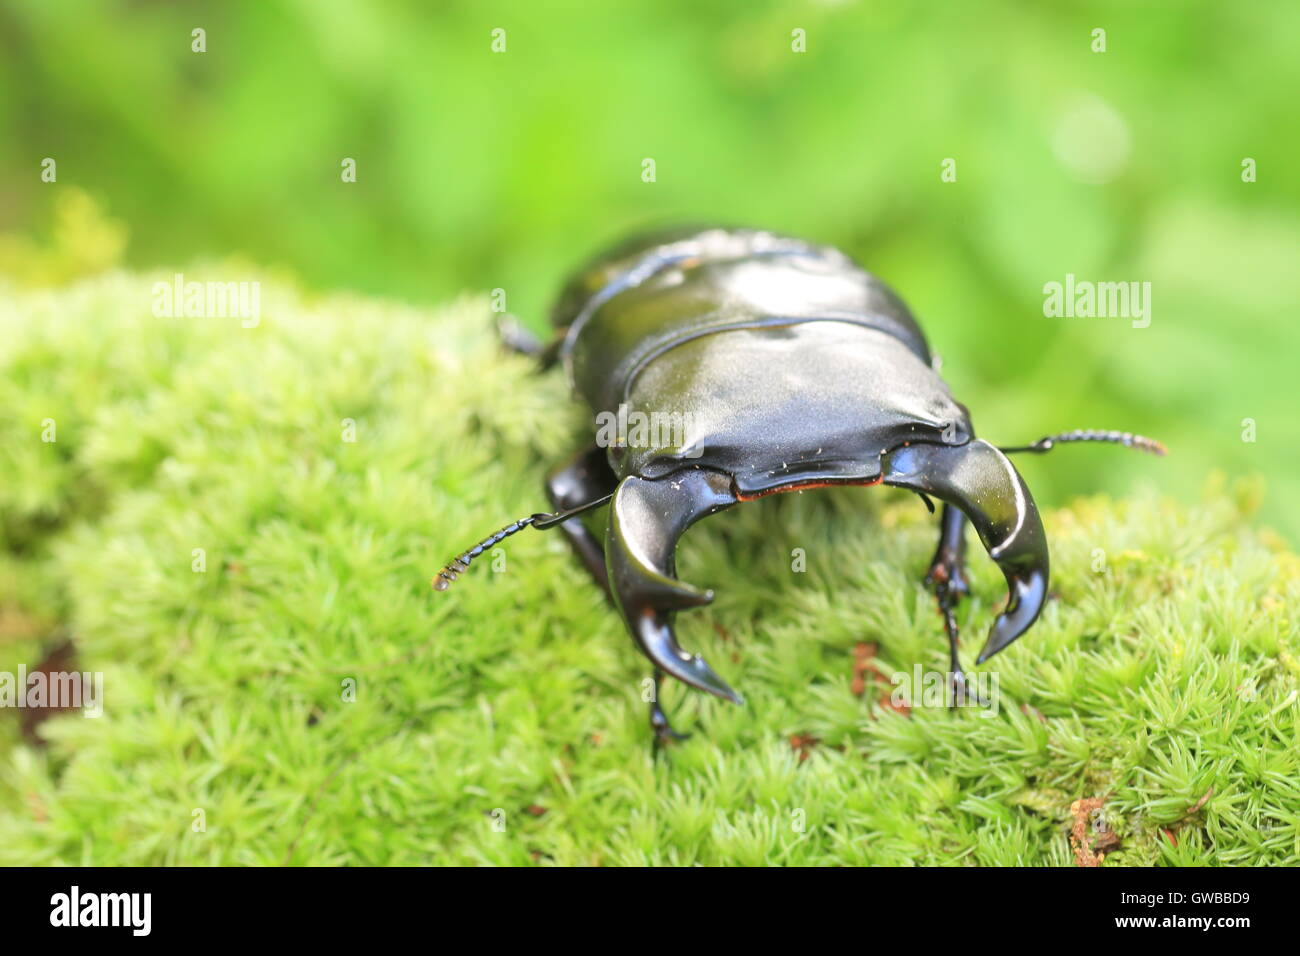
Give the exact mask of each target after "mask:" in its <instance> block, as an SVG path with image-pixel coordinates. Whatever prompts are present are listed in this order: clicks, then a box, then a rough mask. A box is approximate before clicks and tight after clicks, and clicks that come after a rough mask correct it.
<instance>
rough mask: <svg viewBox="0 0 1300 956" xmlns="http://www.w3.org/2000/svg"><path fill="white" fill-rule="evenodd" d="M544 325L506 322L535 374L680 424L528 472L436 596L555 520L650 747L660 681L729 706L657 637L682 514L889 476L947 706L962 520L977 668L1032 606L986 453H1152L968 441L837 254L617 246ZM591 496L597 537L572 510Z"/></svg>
mask: <svg viewBox="0 0 1300 956" xmlns="http://www.w3.org/2000/svg"><path fill="white" fill-rule="evenodd" d="M552 322H553V324H554V326H555V327H556V330H557V332H556V336H555V338H554V339H553V341H552V342H551V343H550V344H549V345H547V346H545V347H543V346H542V345H541V343H539V342H538V341H537V340H536V339H533V338H532V337H531V336H530V335H528V334H527V333H526V332H525V331H524V330H523V329H522V328H521V327H520V326H518V325H517V324H507V325H506V326H505V327H504V328H503V333H504V337H505V338H506V340H507V344H508V345H510V346H511V347H513V348H515V349H517V350H519V351H524V352H527V353H529V354H534V355H536V356H538V358H539V359H540V361H541V365H542V367H543V368H548V367H550V366H552V365H554V364H556V363H562V364H563V366H564V368H565V370H566V371H567V373H568V376H569V380H570V383H571V385H572V387H573V389H574V391H575V393H576V394H577V395H578V396H580V397H581V398H582V399H583V400H585V402H586V403H587V404H588V406H589V407H590V408H591V409H592V410H593V411H595V412H597V413H598V414H599V413H602V412H603V413H606V415H616V414H618V413H619V411H620V410H621V411H622V413H623V415H624V419H626V418H630V417H631V416H633V415H638V414H639V415H640V416H643V418H641V419H640V420H641V421H644V420H646V419H651V418H652V417H653V416H654V414H655V413H659V414H660V416H661V420H663V417H664V416H668V418H669V420H671V421H673V422H675V423H678V424H680V426H681V427H678V428H675V429H669V432H670V434H669V435H668V436H666V437H665V436H664V435H663V434H661V433H660V432H662V430H656V429H650V430H649V440H646V441H640V442H627V441H623V440H620V441H614V442H611V443H608V444H607V445H606V446H605V447H602V446H601V445H600V444H593V445H591V446H590V447H588V448H585V449H583V450H582V451H580V452H578V454H577V455H575V456H574V457H573V458H572V459H571V460H570V461H568V462H567V463H565V464H563V465H561V466H560V467H558V468H556V469H555V470H553V471H552V472H550V474H549V475H548V476H547V479H546V492H547V496H548V498H549V500H550V502H551V506H552V507H553V508H555V509H556V511H555V512H554V513H538V514H533V515H530V516H528V517H525V518H521V519H520V520H519V521H516V522H514V523H513V524H510V525H508V526H507V527H505V528H502V529H501V530H500V531H498V532H497V533H495V534H493V535H491V536H490V537H488V538H486V539H485V540H484V541H482V542H480V543H479V544H478V545H476V546H475V547H473V548H471V549H470V550H468V551H466V552H464V553H463V554H461V555H460V556H459V557H458V558H456V559H455V560H453V561H452V562H451V563H450V564H448V565H447V566H446V567H444V568H443V569H442V571H440V572H439V574H438V575H437V577H436V578H435V579H434V586H435V588H437V589H438V590H446V588H447V587H448V585H449V584H450V583H451V582H452V581H454V580H455V579H456V577H457V576H458V575H459V574H460V573H462V572H464V571H465V570H466V569H467V568H468V567H469V564H470V562H471V561H473V560H474V559H475V558H476V557H478V556H479V555H480V554H482V553H483V552H484V551H485V550H488V549H490V548H491V547H493V546H494V545H496V544H497V543H498V542H499V541H501V540H503V539H504V538H506V537H509V536H510V535H512V534H515V533H516V532H518V531H521V530H523V529H524V528H527V527H533V528H550V527H559V528H561V529H562V531H563V532H564V533H565V535H566V536H567V537H568V539H569V542H570V543H571V545H572V546H573V548H574V550H575V551H576V553H577V555H578V557H579V559H580V560H581V561H582V563H583V564H584V565H585V566H586V567H587V569H588V571H589V572H590V573H591V576H592V577H593V578H594V579H595V581H596V582H597V584H598V585H599V586H600V587H601V588H602V589H604V591H605V593H606V594H607V596H608V597H609V599H610V600H611V602H612V603H613V605H614V606H615V607H616V608H617V609H618V611H619V612H620V613H621V614H622V616H623V619H624V621H625V622H626V624H627V628H628V630H629V632H630V633H631V635H632V638H633V640H634V641H635V642H636V644H637V646H638V647H640V648H641V650H642V651H643V652H644V653H645V655H646V656H647V657H648V658H650V661H651V662H652V664H653V665H654V682H655V694H654V700H653V701H652V702H651V704H650V722H651V727H652V729H653V731H654V734H655V740H656V743H657V744H658V743H662V742H664V741H666V740H669V739H672V738H678V737H681V736H682V735H681V734H678V733H677V732H676V731H674V730H673V728H672V726H671V725H670V724H669V722H668V719H667V717H666V716H665V714H664V712H663V709H662V707H661V706H660V704H659V693H658V690H659V683H660V681H661V680H662V677H663V675H664V674H669V675H671V676H673V677H675V678H677V679H678V680H680V681H683V682H684V683H686V684H689V685H690V686H691V687H695V688H698V689H699V690H703V691H707V692H709V693H711V694H715V695H717V696H719V697H722V698H725V699H727V700H730V701H734V702H736V703H740V702H741V698H740V696H739V695H738V694H737V693H736V692H735V691H734V690H732V689H731V687H729V686H728V685H727V683H726V682H725V681H723V680H722V678H721V677H719V676H718V674H717V673H716V672H715V671H714V670H713V668H711V667H710V666H709V665H708V664H707V663H706V662H705V661H704V659H703V658H701V657H699V656H697V655H694V654H690V653H687V652H686V651H684V650H683V649H682V648H681V646H680V645H679V644H678V642H677V637H676V635H675V634H674V631H673V618H674V614H675V613H676V612H677V611H681V610H685V609H688V608H694V607H700V606H702V605H705V604H708V603H709V602H710V601H712V599H713V592H712V591H707V590H701V589H699V588H696V587H692V586H691V585H689V584H685V583H683V582H681V581H679V580H678V579H677V578H676V576H675V561H674V555H675V551H676V547H677V541H678V539H679V538H680V537H681V535H682V534H683V532H685V531H686V529H687V528H688V527H690V525H692V524H693V523H695V522H696V521H698V520H699V519H701V518H703V517H705V516H706V515H711V514H713V513H714V512H717V511H722V510H723V509H726V508H730V507H731V506H733V505H735V504H737V503H740V502H746V501H753V500H754V499H757V498H762V497H764V496H766V495H770V494H776V493H780V492H790V491H799V490H803V489H808V488H823V487H828V486H832V485H877V484H886V485H892V486H895V487H899V488H907V489H910V490H912V491H914V492H916V493H918V494H919V495H921V496H922V497H923V498H924V500H925V502H926V504H927V506H928V507H930V509H931V510H932V511H933V510H934V506H933V504H932V503H931V501H930V498H931V497H934V498H938V499H939V500H940V501H942V502H943V503H944V504H943V509H942V513H941V515H940V517H939V544H938V548H937V549H936V550H935V553H934V558H933V560H932V561H931V563H930V567H929V570H928V572H927V573H926V576H925V581H926V583H927V585H928V586H929V587H930V588H931V589H932V590H933V592H934V594H935V597H936V599H937V602H938V605H939V610H940V612H941V613H942V616H943V619H944V628H945V631H946V633H947V637H948V643H949V657H950V664H951V671H950V681H951V683H952V693H953V695H954V696H953V698H952V699H953V700H954V701H956V700H960V699H961V695H962V694H964V693H966V691H967V679H966V678H965V675H964V672H963V671H962V668H961V663H960V660H959V657H958V629H957V623H956V616H955V614H954V609H955V607H956V606H957V604H958V602H959V601H960V599H961V598H962V597H963V596H964V595H965V594H967V593H968V586H967V583H966V576H965V530H966V523H967V522H968V521H969V522H970V524H972V525H973V526H974V528H975V531H976V533H977V534H978V535H979V539H980V541H981V542H982V543H983V545H984V547H985V549H986V550H987V551H988V554H989V557H990V558H992V560H993V561H994V562H995V563H996V564H997V566H998V568H999V569H1000V570H1001V571H1002V574H1003V575H1004V577H1005V578H1006V582H1007V588H1008V599H1007V604H1006V607H1005V609H1004V610H1003V611H1002V612H1001V613H1000V614H998V615H997V617H996V619H995V620H994V622H993V625H992V628H991V629H990V631H989V635H988V638H987V640H986V642H985V644H984V648H983V650H981V651H980V653H979V657H978V658H977V661H976V663H983V662H984V661H986V660H988V659H989V658H990V657H991V656H993V655H994V654H996V653H998V652H999V651H1001V650H1002V649H1003V648H1005V647H1006V646H1007V645H1008V644H1010V643H1011V642H1012V641H1014V640H1015V639H1016V638H1018V637H1019V636H1020V635H1021V634H1023V633H1024V632H1025V631H1026V630H1027V629H1028V628H1029V627H1030V625H1032V624H1033V623H1034V621H1035V620H1036V619H1037V617H1038V615H1039V612H1040V611H1041V610H1042V608H1043V603H1044V601H1045V600H1046V597H1047V586H1048V549H1047V540H1046V536H1045V534H1044V532H1043V524H1042V521H1041V520H1040V518H1039V515H1038V509H1037V508H1036V507H1035V505H1034V499H1033V497H1032V496H1031V495H1030V493H1029V489H1028V488H1027V487H1026V486H1025V483H1024V481H1023V480H1022V479H1021V477H1020V474H1019V473H1018V472H1017V471H1016V469H1015V467H1014V466H1013V465H1012V464H1011V462H1010V461H1009V460H1008V458H1007V457H1006V453H1010V452H1046V451H1048V450H1050V449H1051V448H1052V447H1054V446H1055V445H1056V444H1059V443H1063V442H1077V441H1101V442H1113V443H1117V444H1123V445H1128V446H1130V447H1135V448H1139V449H1142V450H1144V451H1148V452H1152V453H1154V454H1161V455H1163V454H1164V452H1165V449H1164V446H1162V445H1161V444H1160V443H1159V442H1156V441H1154V440H1152V439H1149V438H1144V437H1142V436H1140V435H1133V434H1130V433H1128V432H1118V431H1092V430H1078V431H1073V432H1067V433H1064V434H1061V435H1053V436H1049V437H1047V438H1043V439H1040V440H1039V441H1037V442H1034V443H1033V444H1031V445H1024V446H1019V447H1014V448H997V447H995V446H994V445H991V444H989V443H988V442H987V441H985V440H983V439H981V438H977V437H976V436H975V432H974V428H973V427H972V425H971V421H970V415H969V413H968V411H967V409H966V407H965V406H964V405H962V404H961V403H959V402H957V401H956V400H955V399H954V398H953V396H952V393H951V392H950V391H949V389H948V386H947V385H946V384H945V383H944V381H943V379H942V378H940V377H939V374H938V371H937V369H936V365H937V363H936V361H935V358H934V356H933V355H932V353H931V351H930V348H929V345H928V344H927V342H926V339H925V336H924V335H923V334H922V332H921V329H920V327H919V326H918V325H917V323H916V320H915V319H914V318H913V317H912V315H911V313H910V312H909V311H908V309H907V306H905V305H904V304H903V302H902V300H901V299H899V298H898V296H896V295H895V294H894V293H893V291H891V290H890V289H889V288H888V287H887V286H886V285H885V284H884V283H883V282H881V281H880V280H879V279H878V278H876V277H875V276H873V275H871V274H870V273H869V272H867V271H866V270H864V269H863V268H861V267H860V266H858V265H857V264H856V263H854V262H853V261H852V260H851V259H850V258H849V257H848V256H846V255H845V254H843V253H842V252H840V251H838V250H836V249H833V248H830V247H828V246H823V245H816V244H814V243H810V242H806V241H803V240H800V239H795V238H790V237H787V236H782V235H778V234H775V233H771V232H766V231H761V230H754V229H724V228H696V229H682V230H676V231H673V232H667V233H660V234H657V235H651V236H642V237H638V238H636V239H634V240H632V241H630V242H627V243H624V244H622V245H620V246H617V247H615V248H614V249H612V250H610V251H608V252H606V253H605V254H604V255H601V256H598V257H597V258H596V259H594V260H593V261H592V262H590V263H589V264H588V265H587V266H586V267H585V268H583V269H581V270H580V271H579V272H578V273H577V274H576V275H575V276H574V277H573V278H572V279H571V280H570V281H569V282H568V284H567V285H566V286H565V287H564V289H563V291H562V292H561V294H560V297H559V300H558V302H557V303H556V305H555V308H554V310H553V314H552ZM673 415H676V416H677V417H676V418H673V417H672V416H673ZM623 437H626V436H623ZM605 504H608V505H609V516H608V522H607V530H606V534H605V542H604V545H603V546H602V544H601V542H600V541H599V540H598V539H597V538H596V537H595V536H594V535H593V534H592V533H591V532H590V531H589V530H588V529H587V527H586V526H585V525H584V524H583V522H582V521H575V520H571V519H573V518H576V517H577V516H578V515H581V514H584V513H585V512H588V511H590V510H591V509H593V508H596V507H598V506H601V505H605Z"/></svg>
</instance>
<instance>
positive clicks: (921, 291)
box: [0, 0, 1300, 540]
mask: <svg viewBox="0 0 1300 956" xmlns="http://www.w3.org/2000/svg"><path fill="white" fill-rule="evenodd" d="M197 27H201V28H203V29H204V30H206V34H207V52H205V53H202V54H197V53H193V52H191V30H193V29H194V28H197ZM497 28H500V29H504V30H505V31H506V44H507V46H506V51H505V52H504V53H494V52H492V49H491V40H492V38H491V33H492V31H493V30H494V29H497ZM796 29H799V30H803V31H805V35H806V52H805V53H795V52H793V51H792V48H791V43H792V31H793V30H796ZM1096 29H1104V30H1105V31H1106V50H1105V52H1104V53H1100V52H1094V51H1093V42H1094V41H1093V35H1092V34H1093V31H1094V30H1096ZM1297 29H1300V8H1297V6H1296V5H1295V4H1293V3H1287V2H1281V0H1277V2H1272V0H1270V2H1259V3H1242V4H1222V3H1217V2H1211V0H1193V2H1188V3H1152V4H1141V5H1134V4H1131V3H1127V2H1121V0H1110V2H1080V3H1070V4H1042V5H1038V4H1025V3H1018V2H1011V0H998V2H991V3H980V4H973V3H958V2H951V3H929V2H902V3H867V2H844V3H820V2H781V0H776V2H772V0H764V2H759V3H746V4H738V3H698V2H686V0H662V2H655V3H648V2H634V3H619V4H610V5H592V4H590V3H585V2H577V0H557V2H553V3H545V4H540V3H533V2H482V0H475V2H445V3H436V4H432V3H417V2H399V0H387V2H380V3H363V2H359V0H340V2H331V3H317V2H311V0H249V2H229V3H220V4H214V3H198V2H180V3H168V4H162V3H128V2H99V0H56V2H50V3H37V4H31V3H24V2H17V0H5V2H0V232H3V231H11V232H12V231H20V232H21V231H30V230H33V229H35V230H39V229H40V228H41V227H42V224H44V223H46V222H48V213H49V206H50V204H51V203H52V202H53V201H54V196H55V194H56V193H57V192H58V191H59V190H60V189H63V188H65V186H66V185H71V186H76V187H80V188H84V189H85V190H87V191H88V192H89V193H90V194H91V195H92V196H94V197H95V198H96V200H98V201H99V202H100V203H101V204H103V205H105V206H106V207H107V208H108V209H109V210H110V212H111V213H112V214H114V215H115V216H117V217H118V218H120V219H121V220H122V221H124V222H125V223H127V224H128V226H129V227H130V230H131V244H130V247H129V251H128V256H129V261H130V262H132V263H134V264H137V265H142V266H157V265H163V266H175V265H178V264H181V263H183V262H185V261H188V260H189V259H191V258H193V257H195V256H211V255H221V256H224V255H226V254H228V253H229V252H231V251H239V252H242V253H244V254H246V255H247V256H248V257H249V258H250V259H251V260H252V261H254V262H258V263H261V264H263V265H268V266H274V267H286V268H288V269H291V270H293V271H294V272H296V273H298V274H299V275H300V276H301V277H302V278H303V280H304V281H305V282H306V283H307V284H308V285H309V286H311V287H315V288H340V287H341V288H351V289H357V290H361V291H365V292H370V293H376V294H381V295H383V296H385V297H390V298H391V297H397V298H401V299H405V300H408V301H412V302H416V303H422V304H432V303H435V302H439V301H443V300H445V299H446V298H447V297H449V296H452V295H455V294H458V293H460V292H462V291H465V290H474V291H477V292H482V291H485V290H488V289H494V288H502V289H505V290H506V291H507V293H508V304H509V307H510V309H511V311H513V312H515V313H516V314H518V315H520V316H521V317H522V318H523V319H524V320H525V321H526V322H529V323H530V324H533V325H534V326H535V327H540V326H541V325H542V324H543V323H544V314H545V310H546V307H547V304H548V301H549V298H550V296H551V295H552V293H553V292H554V290H555V289H556V288H557V286H558V284H559V282H560V280H561V278H562V276H563V274H564V272H565V271H566V270H567V269H569V268H571V267H572V266H573V264H574V262H575V261H576V260H577V259H579V258H581V257H582V256H584V255H586V254H587V253H588V252H590V251H591V250H592V249H593V248H595V247H598V246H599V245H601V244H602V243H604V242H606V241H608V240H610V239H612V238H615V237H617V236H619V235H620V234H621V233H623V232H624V231H625V230H627V229H630V228H634V227H637V226H643V225H646V224H647V223H657V222H666V221H677V220H693V221H694V220H720V221H727V222H739V223H748V224H756V225H764V226H771V227H773V228H777V229H782V230H787V231H792V232H795V233H800V234H807V235H809V236H812V237H816V238H819V239H823V240H826V241H829V242H832V243H836V244H840V245H842V246H844V247H845V248H846V249H848V250H849V251H850V252H851V253H853V254H854V255H856V256H857V257H859V258H860V259H861V260H862V261H863V262H865V263H866V264H867V265H868V266H869V267H871V268H873V269H874V270H876V271H877V272H879V273H880V274H881V275H882V276H884V277H885V278H886V279H887V280H888V281H890V282H891V283H892V284H893V285H894V286H895V287H896V288H897V289H898V290H899V291H900V292H901V294H902V295H903V296H904V298H906V299H907V300H908V301H909V303H910V304H911V305H912V306H913V308H914V309H915V311H916V312H917V314H918V315H919V316H920V317H921V318H922V320H923V322H924V324H925V326H926V328H927V330H928V331H929V333H930V335H931V338H932V340H933V342H934V344H935V346H936V347H937V349H938V350H939V352H940V353H941V354H942V355H943V356H944V357H945V359H946V365H945V374H946V375H947V376H948V378H949V380H950V381H951V383H952V385H953V387H954V390H955V391H956V393H957V395H958V396H959V397H960V398H961V399H962V400H963V401H964V402H966V403H967V404H968V405H969V406H970V407H971V408H972V410H973V412H974V416H975V422H976V424H977V426H978V427H979V428H980V429H981V431H982V433H984V434H985V435H986V436H987V437H990V438H993V439H994V440H997V441H1003V442H1020V441H1026V440H1029V439H1031V438H1034V437H1036V436H1037V435H1039V434H1043V433H1046V432H1050V431H1057V430H1062V429H1067V428H1072V427H1104V428H1122V429H1127V430H1133V431H1142V432H1146V433H1149V434H1153V435H1156V436H1157V437H1159V438H1161V439H1164V440H1165V441H1166V442H1167V443H1168V444H1169V445H1170V446H1171V449H1172V450H1173V452H1174V457H1173V458H1171V460H1170V461H1169V462H1167V463H1164V464H1162V465H1160V466H1159V467H1154V466H1153V463H1152V462H1150V461H1146V460H1142V459H1140V458H1135V457H1134V456H1127V455H1116V454H1114V453H1113V451H1112V450H1109V449H1074V450H1072V451H1071V452H1070V454H1069V455H1068V456H1067V455H1061V456H1057V458H1056V459H1054V460H1047V461H1043V462H1034V463H1031V464H1029V465H1027V471H1028V472H1029V476H1028V477H1029V479H1030V482H1031V484H1032V485H1033V487H1034V489H1035V491H1036V493H1037V494H1038V496H1039V498H1040V499H1041V500H1043V501H1045V502H1047V503H1049V504H1050V503H1059V502H1062V501H1064V500H1065V498H1066V496H1067V495H1068V494H1077V493H1086V492H1088V491H1091V490H1097V489H1102V490H1108V491H1112V492H1115V493H1119V492H1122V491H1124V490H1126V489H1129V488H1131V487H1132V484H1133V481H1134V480H1135V479H1136V478H1138V477H1139V476H1153V477H1154V478H1155V479H1156V480H1158V481H1159V482H1160V483H1161V485H1162V486H1163V487H1164V488H1166V489H1168V490H1171V491H1174V492H1176V493H1179V494H1181V495H1183V496H1184V497H1188V496H1193V495H1194V494H1195V493H1196V492H1198V491H1199V486H1200V483H1201V482H1202V480H1203V479H1204V476H1205V475H1206V474H1207V472H1209V471H1210V470H1211V469H1213V468H1216V467H1218V468H1222V469H1225V470H1227V471H1228V472H1231V473H1252V474H1253V473H1260V474H1264V475H1265V476H1266V477H1267V479H1268V493H1267V497H1266V499H1265V503H1264V512H1263V514H1264V516H1265V518H1266V519H1267V520H1269V521H1271V522H1272V523H1274V524H1276V525H1278V526H1279V527H1280V528H1282V529H1283V530H1284V531H1285V532H1286V533H1288V534H1289V535H1290V536H1291V537H1292V539H1293V540H1294V539H1295V537H1296V535H1297V532H1300V511H1298V510H1297V508H1298V506H1297V504H1296V502H1297V501H1300V494H1298V492H1300V479H1297V477H1296V475H1295V472H1294V469H1293V467H1292V458H1293V452H1292V449H1294V448H1295V447H1297V445H1300V420H1298V419H1297V416H1296V415H1295V414H1294V388H1293V387H1292V386H1293V376H1294V364H1295V356H1296V354H1297V344H1298V343H1300V337H1298V336H1297V334H1296V331H1295V321H1294V303H1295V301H1296V296H1297V291H1300V288H1298V283H1297V279H1296V275H1297V272H1296V269H1295V263H1296V262H1297V261H1300V182H1297V179H1296V176H1295V161H1294V157H1295V156H1296V155H1298V154H1300V127H1297V124H1295V123H1294V122H1293V121H1292V120H1291V117H1292V115H1293V113H1294V103H1293V97H1294V91H1295V90H1296V89H1297V87H1300V59H1297V57H1296V56H1295V55H1294V42H1293V37H1294V36H1295V35H1296V32H1297ZM45 157H53V158H55V159H57V161H58V164H59V184H58V185H46V184H42V183H40V182H39V178H38V176H39V164H40V162H41V160H42V159H43V158H45ZM345 157H351V158H354V159H356V161H357V169H358V180H357V182H356V183H352V184H344V183H342V182H341V181H340V175H339V172H340V162H341V160H342V159H343V158H345ZM647 157H649V158H653V159H654V160H655V161H656V164H657V170H656V172H657V178H656V182H654V183H653V184H651V183H645V182H643V181H642V179H641V169H642V167H641V164H642V160H643V159H645V158H647ZM946 158H953V159H955V160H956V163H957V173H958V178H957V181H956V182H953V183H944V182H941V180H940V164H941V162H942V161H943V160H944V159H946ZM1246 158H1250V159H1253V160H1254V161H1255V162H1256V164H1257V181H1256V182H1253V183H1246V182H1243V181H1242V178H1241V164H1242V162H1243V159H1246ZM1098 179H1104V180H1105V181H1104V182H1098V181H1094V180H1098ZM1067 273H1073V274H1075V275H1077V276H1079V277H1081V278H1088V279H1092V280H1094V281H1104V280H1116V281H1118V280H1125V281H1149V282H1151V283H1152V287H1153V303H1152V324H1151V326H1150V327H1149V328H1146V329H1133V328H1130V327H1129V325H1128V324H1127V323H1126V322H1124V321H1123V320H1116V319H1071V320H1067V319H1048V318H1045V317H1044V316H1043V311H1042V304H1043V294H1042V287H1043V285H1044V284H1045V283H1047V282H1051V281H1060V280H1062V279H1063V278H1064V276H1065V275H1066V274H1067ZM1246 419H1251V420H1253V421H1254V422H1255V429H1256V433H1257V440H1256V441H1255V442H1244V441H1243V440H1242V432H1243V427H1244V426H1243V422H1244V420H1246ZM1189 500H1190V498H1189Z"/></svg>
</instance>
